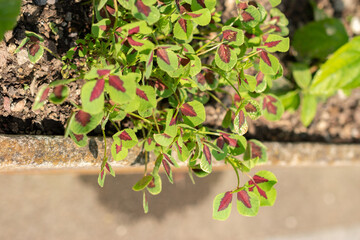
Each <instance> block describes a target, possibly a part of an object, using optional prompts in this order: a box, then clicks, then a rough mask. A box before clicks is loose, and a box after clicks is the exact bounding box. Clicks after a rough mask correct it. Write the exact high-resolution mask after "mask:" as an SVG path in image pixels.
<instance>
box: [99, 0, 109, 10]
mask: <svg viewBox="0 0 360 240" xmlns="http://www.w3.org/2000/svg"><path fill="white" fill-rule="evenodd" d="M106 2H107V0H100V2H99V4H98V7H97V10H98V11H100V10H101V9H102V8H103V7H104V6H105V4H106Z"/></svg>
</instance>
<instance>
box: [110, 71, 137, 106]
mask: <svg viewBox="0 0 360 240" xmlns="http://www.w3.org/2000/svg"><path fill="white" fill-rule="evenodd" d="M138 77H139V75H138V74H137V73H128V74H126V75H122V74H121V73H120V72H115V73H112V74H110V76H109V81H106V83H105V90H106V91H107V92H108V93H109V95H110V98H111V100H113V101H114V102H115V103H118V104H123V103H127V102H131V101H132V100H133V99H134V98H135V92H136V81H135V80H136V79H137V78H138Z"/></svg>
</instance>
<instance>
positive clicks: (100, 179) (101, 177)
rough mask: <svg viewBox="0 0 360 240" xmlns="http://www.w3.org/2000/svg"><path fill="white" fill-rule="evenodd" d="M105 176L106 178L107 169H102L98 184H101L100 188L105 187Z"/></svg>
mask: <svg viewBox="0 0 360 240" xmlns="http://www.w3.org/2000/svg"><path fill="white" fill-rule="evenodd" d="M105 176H106V172H105V169H102V170H101V171H100V173H99V177H98V184H99V186H100V187H104V183H105Z"/></svg>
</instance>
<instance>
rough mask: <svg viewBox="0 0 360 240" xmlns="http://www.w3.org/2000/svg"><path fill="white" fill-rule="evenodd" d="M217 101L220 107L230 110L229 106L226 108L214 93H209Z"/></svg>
mask: <svg viewBox="0 0 360 240" xmlns="http://www.w3.org/2000/svg"><path fill="white" fill-rule="evenodd" d="M207 93H208V94H209V95H210V96H211V97H212V98H213V99H214V100H215V101H217V102H218V103H220V105H221V106H222V107H223V108H224V109H226V110H229V108H228V107H227V106H225V104H224V103H223V102H222V101H221V100H220V99H219V98H218V97H217V96H216V95H215V94H213V93H211V92H210V91H208V92H207Z"/></svg>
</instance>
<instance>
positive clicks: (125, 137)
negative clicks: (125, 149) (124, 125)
mask: <svg viewBox="0 0 360 240" xmlns="http://www.w3.org/2000/svg"><path fill="white" fill-rule="evenodd" d="M119 138H120V139H121V140H124V141H130V140H132V138H131V137H130V135H129V134H128V133H127V132H126V131H123V132H122V133H121V134H120V135H119Z"/></svg>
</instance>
